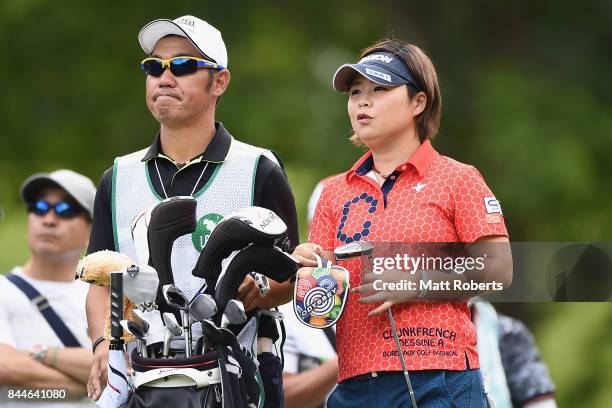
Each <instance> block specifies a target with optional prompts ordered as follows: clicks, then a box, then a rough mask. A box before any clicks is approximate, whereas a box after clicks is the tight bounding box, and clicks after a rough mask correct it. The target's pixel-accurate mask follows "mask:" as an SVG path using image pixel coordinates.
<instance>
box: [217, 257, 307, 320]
mask: <svg viewBox="0 0 612 408" xmlns="http://www.w3.org/2000/svg"><path fill="white" fill-rule="evenodd" d="M299 267H300V264H299V263H298V262H297V260H295V259H294V258H293V257H291V256H290V255H288V254H287V253H284V252H282V251H279V250H278V249H275V248H274V247H270V246H265V245H251V246H249V247H247V248H246V249H244V250H242V251H241V252H240V253H239V254H238V255H236V256H235V257H234V259H233V260H232V261H231V262H230V264H229V265H228V266H227V269H226V271H225V274H224V275H223V277H221V278H220V280H219V282H217V285H216V287H215V294H214V297H215V301H216V303H217V308H218V316H217V320H218V321H220V319H221V315H222V314H223V311H224V310H225V306H226V305H227V302H229V300H230V299H232V298H234V297H235V296H236V293H237V291H238V287H239V286H240V283H242V281H243V280H244V278H245V276H246V275H248V274H249V273H250V272H258V273H260V274H262V275H264V276H267V277H268V278H270V279H272V280H275V281H276V282H285V281H286V280H288V279H290V278H291V277H292V276H293V275H294V274H295V273H296V271H297V270H298V269H299Z"/></svg>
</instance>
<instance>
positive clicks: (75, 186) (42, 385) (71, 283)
mask: <svg viewBox="0 0 612 408" xmlns="http://www.w3.org/2000/svg"><path fill="white" fill-rule="evenodd" d="M95 194H96V189H95V187H94V184H93V183H92V182H91V180H90V179H88V178H87V177H85V176H82V175H80V174H77V173H75V172H73V171H70V170H57V171H54V172H52V173H48V174H47V173H39V174H35V175H33V176H31V177H30V178H28V179H27V180H26V181H25V182H24V183H23V185H22V188H21V196H22V198H23V200H24V201H25V203H26V204H27V209H28V228H27V241H28V245H29V247H30V251H31V257H30V259H29V260H28V261H27V262H26V263H25V265H24V266H22V267H19V266H18V267H15V268H14V269H13V270H12V271H11V272H10V273H8V274H6V275H5V276H2V277H1V278H0V293H2V296H0V355H1V356H2V359H0V405H1V406H3V407H13V406H31V405H32V402H33V401H32V400H33V399H34V400H36V402H37V403H38V402H41V401H40V400H45V402H46V403H44V404H40V405H39V404H37V405H36V406H39V407H51V406H53V407H56V406H62V407H65V406H68V407H76V406H91V402H90V401H88V400H86V401H82V400H80V399H82V398H83V397H84V396H85V392H86V384H87V379H88V376H89V370H90V367H91V362H92V353H91V349H90V347H91V342H90V340H89V337H88V333H87V331H88V330H87V320H86V316H85V299H86V297H87V289H88V287H87V284H85V283H84V282H81V281H76V280H75V279H74V274H75V270H76V266H77V263H78V261H79V259H80V257H81V256H82V254H83V251H84V250H85V248H86V247H87V242H88V240H89V234H90V231H91V221H92V215H93V202H94V197H95ZM28 389H29V390H31V391H30V392H29V393H28V391H27V390H28ZM45 389H46V390H45ZM24 390H25V391H24ZM54 391H55V392H54ZM28 398H30V399H29V400H28ZM47 403H48V404H47Z"/></svg>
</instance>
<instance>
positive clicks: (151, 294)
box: [123, 265, 159, 307]
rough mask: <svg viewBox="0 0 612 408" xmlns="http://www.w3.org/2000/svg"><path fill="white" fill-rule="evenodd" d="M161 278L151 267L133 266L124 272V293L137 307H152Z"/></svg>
mask: <svg viewBox="0 0 612 408" xmlns="http://www.w3.org/2000/svg"><path fill="white" fill-rule="evenodd" d="M158 287H159V278H158V276H157V271H156V270H155V269H153V267H151V266H149V265H132V266H129V267H127V268H125V269H124V270H123V292H124V293H125V295H126V296H127V297H128V299H130V300H131V301H132V303H134V304H135V305H136V306H139V307H140V306H144V307H147V306H150V305H151V304H152V303H153V302H155V297H156V296H157V288H158Z"/></svg>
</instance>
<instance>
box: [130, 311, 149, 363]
mask: <svg viewBox="0 0 612 408" xmlns="http://www.w3.org/2000/svg"><path fill="white" fill-rule="evenodd" d="M132 320H133V321H134V324H136V325H137V326H140V328H141V329H142V332H143V333H144V336H143V342H144V345H143V354H141V355H142V356H143V357H148V355H149V353H148V350H147V341H146V337H147V335H148V334H149V330H150V329H151V325H150V324H149V322H148V321H147V319H146V318H145V316H144V312H143V311H142V310H140V309H134V310H132ZM134 335H135V334H134Z"/></svg>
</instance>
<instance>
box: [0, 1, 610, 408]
mask: <svg viewBox="0 0 612 408" xmlns="http://www.w3.org/2000/svg"><path fill="white" fill-rule="evenodd" d="M183 14H194V15H196V16H199V17H202V18H204V19H205V20H208V21H209V22H211V23H212V24H213V25H215V26H216V27H218V28H220V29H221V31H222V33H223V36H224V39H225V41H226V44H227V47H228V51H229V65H230V70H231V72H232V82H231V85H230V88H229V91H228V92H227V94H226V95H225V96H224V97H223V99H222V101H221V102H220V105H219V109H218V114H217V118H218V120H221V121H223V122H224V123H225V124H226V126H227V127H228V129H229V130H230V132H231V133H232V134H233V135H235V136H236V137H237V138H240V139H242V140H245V141H247V142H250V143H253V144H257V145H261V146H265V147H268V148H272V149H274V150H276V151H278V152H279V153H280V155H281V157H282V158H283V160H284V162H285V164H286V168H287V173H288V176H289V179H290V181H291V184H292V187H293V189H294V194H295V198H296V201H297V204H298V209H299V215H300V218H301V219H304V218H305V207H306V200H307V198H308V196H309V194H310V192H311V190H312V188H313V187H314V185H315V184H316V182H317V181H318V180H319V179H321V178H322V177H324V176H326V175H328V174H332V173H335V172H339V171H343V170H345V169H347V168H348V167H349V166H350V165H351V164H352V163H353V162H354V160H355V159H356V157H358V156H359V155H360V154H361V152H360V151H358V149H356V148H354V147H352V146H351V145H350V144H349V143H348V142H347V138H348V136H350V134H351V129H350V123H349V121H348V118H347V115H346V97H345V96H344V95H338V94H334V93H333V92H332V90H331V85H330V84H331V77H332V75H333V72H334V71H335V69H336V68H337V67H338V66H339V65H340V64H341V63H344V62H349V61H350V62H352V61H354V60H355V59H356V57H357V55H358V53H359V51H360V50H361V49H363V48H364V47H365V46H366V45H368V44H370V43H372V42H373V41H374V40H376V39H378V38H381V37H384V36H388V35H394V36H397V37H400V38H403V39H406V40H409V41H411V42H414V43H416V44H418V45H419V46H421V47H422V48H423V49H425V50H426V52H427V53H428V54H429V55H430V56H431V58H432V59H433V61H434V64H435V65H436V67H437V69H438V75H439V79H440V82H441V87H442V94H443V118H442V126H441V130H440V133H439V137H438V138H437V139H436V140H435V142H434V145H435V146H436V148H437V149H438V150H439V151H440V152H441V153H443V154H446V155H449V156H452V157H453V158H455V159H458V160H460V161H463V162H468V163H471V164H474V165H475V166H477V167H478V168H479V169H480V171H481V173H482V174H483V175H484V177H485V179H486V180H487V182H488V184H489V185H490V186H491V188H492V189H493V191H495V193H496V195H497V197H498V198H499V199H500V200H501V202H502V204H503V207H504V213H505V216H506V221H507V225H508V228H509V231H510V234H511V239H512V240H514V241H611V232H610V231H611V230H612V217H611V216H610V213H611V212H610V205H609V203H610V201H611V199H612V189H611V188H610V183H609V175H610V174H611V173H612V161H611V160H610V153H612V137H611V136H612V135H611V133H612V132H611V130H612V104H611V102H612V97H611V95H612V81H610V79H609V74H610V72H611V69H612V52H611V51H612V31H611V30H610V22H611V21H612V3H611V2H609V1H605V0H589V1H584V2H580V4H579V5H577V4H575V3H570V2H567V1H552V0H539V1H535V2H527V1H522V2H516V1H510V0H499V1H487V0H470V1H465V2H455V1H451V0H445V1H430V2H406V1H399V0H381V1H378V2H373V1H372V2H367V1H357V0H352V1H335V2H330V1H323V0H311V1H308V2H291V1H284V2H280V1H278V2H272V1H258V2H234V3H228V4H225V5H223V4H221V3H219V2H213V1H204V0H199V1H186V0H175V1H172V2H169V1H165V2H155V1H153V2H152V1H149V2H137V1H135V2H128V1H126V2H121V5H120V7H119V6H118V5H113V4H111V3H91V2H83V1H76V0H66V1H64V2H61V3H57V2H51V1H48V0H3V1H2V2H1V3H0V49H1V50H2V63H1V64H0V78H2V80H1V83H2V86H1V87H0V89H1V91H0V92H1V93H2V95H3V98H2V100H3V104H2V109H0V140H1V149H0V174H1V177H0V205H1V206H2V207H3V209H4V213H5V214H4V220H2V222H0V269H1V270H2V271H6V270H8V269H9V268H10V267H11V266H12V265H15V264H19V263H22V262H24V260H25V259H27V248H26V246H25V240H24V235H25V232H24V231H25V211H24V210H23V206H22V205H21V204H20V202H19V195H18V188H19V185H20V184H21V182H22V181H23V180H24V179H25V178H26V177H27V176H28V175H29V174H31V173H34V172H38V171H50V170H54V169H57V168H62V167H67V168H71V169H74V170H77V171H80V172H82V173H84V174H86V175H88V176H90V177H91V178H92V179H94V181H96V182H97V181H98V180H99V178H100V176H101V175H102V173H103V172H104V170H105V169H107V168H108V167H109V166H110V165H111V164H112V160H113V158H114V157H115V156H118V155H122V154H125V153H127V152H131V151H134V150H137V149H139V148H142V147H144V146H146V145H148V144H149V143H150V142H151V140H152V138H153V136H154V134H155V132H156V128H157V126H156V125H157V124H156V122H155V121H154V120H153V118H152V117H151V116H150V115H149V112H148V111H147V109H146V107H145V104H144V76H143V74H142V72H140V71H139V62H140V60H141V59H142V57H143V53H142V50H141V49H140V47H139V45H138V42H137V39H136V35H137V33H138V30H139V29H140V28H141V27H142V26H143V25H144V24H145V23H147V22H148V21H150V20H152V19H155V18H175V17H177V16H180V15H183ZM301 233H302V237H303V238H305V229H304V228H302V231H301ZM501 309H502V310H504V311H505V312H507V313H508V314H511V315H513V316H516V317H519V318H521V319H523V320H525V321H526V323H527V324H528V325H529V326H530V327H531V328H532V330H533V331H534V333H535V335H536V338H537V340H538V343H539V345H540V347H541V350H542V354H543V356H544V358H545V359H546V361H547V362H548V364H549V366H550V369H551V372H552V375H553V377H554V379H555V381H556V383H557V385H558V398H559V401H560V403H561V406H571V407H578V406H580V407H583V406H584V407H587V406H588V407H608V406H612V387H610V385H611V384H612V380H611V379H612V340H611V339H612V308H611V307H610V304H609V303H602V304H595V303H585V304H523V305H519V304H510V305H501Z"/></svg>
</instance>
